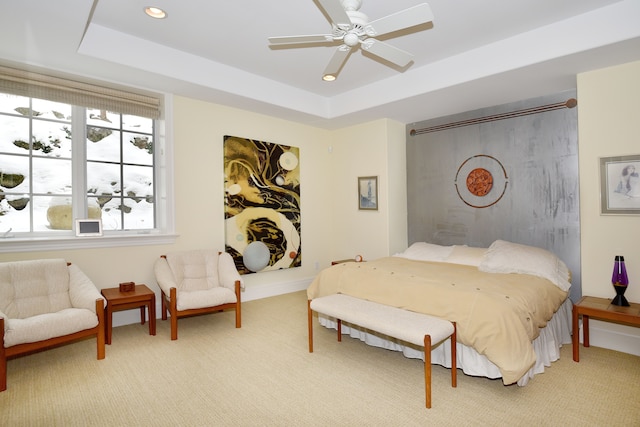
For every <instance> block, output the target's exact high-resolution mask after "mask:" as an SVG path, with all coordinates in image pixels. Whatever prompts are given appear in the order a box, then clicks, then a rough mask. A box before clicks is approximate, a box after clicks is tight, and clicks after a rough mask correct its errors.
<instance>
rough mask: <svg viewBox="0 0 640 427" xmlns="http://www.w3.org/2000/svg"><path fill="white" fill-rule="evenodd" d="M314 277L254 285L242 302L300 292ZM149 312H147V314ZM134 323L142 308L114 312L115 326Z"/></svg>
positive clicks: (158, 308)
mask: <svg viewBox="0 0 640 427" xmlns="http://www.w3.org/2000/svg"><path fill="white" fill-rule="evenodd" d="M312 281H313V278H308V279H303V280H298V281H295V282H286V283H273V284H270V285H265V286H259V287H252V288H249V289H246V290H245V291H243V292H242V294H241V298H242V302H247V301H253V300H257V299H263V298H269V297H275V296H277V295H284V294H289V293H291V292H298V291H302V290H305V289H307V288H308V287H309V285H310V284H311V282H312ZM161 307H162V306H161V302H160V297H159V296H156V317H157V318H158V319H159V318H160V317H161V316H162V311H161ZM148 315H149V314H148V313H147V316H148ZM133 323H140V310H138V309H131V310H123V311H117V312H115V313H113V326H114V327H116V326H124V325H131V324H133Z"/></svg>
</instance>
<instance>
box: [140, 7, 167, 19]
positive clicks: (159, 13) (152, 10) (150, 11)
mask: <svg viewBox="0 0 640 427" xmlns="http://www.w3.org/2000/svg"><path fill="white" fill-rule="evenodd" d="M144 13H146V14H147V15H149V16H150V17H152V18H155V19H164V18H166V17H167V12H165V11H164V10H162V9H160V8H158V7H153V6H147V7H145V8H144Z"/></svg>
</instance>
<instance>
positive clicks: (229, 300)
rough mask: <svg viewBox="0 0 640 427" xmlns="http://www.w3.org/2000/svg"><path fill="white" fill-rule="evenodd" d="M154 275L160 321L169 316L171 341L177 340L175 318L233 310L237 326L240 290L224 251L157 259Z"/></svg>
mask: <svg viewBox="0 0 640 427" xmlns="http://www.w3.org/2000/svg"><path fill="white" fill-rule="evenodd" d="M154 272H155V276H156V280H157V282H158V286H160V290H161V291H162V297H161V300H162V320H167V313H168V314H169V315H170V317H171V339H172V340H176V339H178V319H179V318H181V317H187V316H193V315H197V314H204V313H213V312H217V311H222V310H226V309H235V311H236V328H239V327H241V324H242V320H241V301H240V289H241V288H243V287H244V285H243V282H242V278H241V277H240V274H239V273H238V270H237V269H236V266H235V264H234V262H233V258H232V257H231V255H229V254H228V253H226V252H217V251H213V250H192V251H181V252H173V253H169V254H167V255H163V256H161V257H160V258H159V259H158V260H157V261H156V263H155V266H154Z"/></svg>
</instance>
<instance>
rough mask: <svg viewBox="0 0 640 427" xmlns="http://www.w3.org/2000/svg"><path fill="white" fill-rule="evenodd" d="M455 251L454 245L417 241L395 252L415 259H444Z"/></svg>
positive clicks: (403, 256) (402, 256)
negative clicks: (402, 250)
mask: <svg viewBox="0 0 640 427" xmlns="http://www.w3.org/2000/svg"><path fill="white" fill-rule="evenodd" d="M451 251H453V246H440V245H435V244H433V243H426V242H416V243H414V244H413V245H411V246H409V247H408V248H407V249H405V251H404V252H401V253H399V254H395V255H394V256H397V257H400V258H406V259H411V260H415V261H437V262H440V261H444V260H445V259H446V258H447V257H448V256H449V255H450V254H451Z"/></svg>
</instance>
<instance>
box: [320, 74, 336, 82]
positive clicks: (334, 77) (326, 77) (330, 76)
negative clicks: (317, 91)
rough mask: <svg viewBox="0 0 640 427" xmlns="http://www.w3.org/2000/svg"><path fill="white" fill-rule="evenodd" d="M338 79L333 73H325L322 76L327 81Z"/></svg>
mask: <svg viewBox="0 0 640 427" xmlns="http://www.w3.org/2000/svg"><path fill="white" fill-rule="evenodd" d="M335 79H336V76H334V75H333V74H325V75H324V76H322V80H324V81H325V82H332V81H334V80H335Z"/></svg>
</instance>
